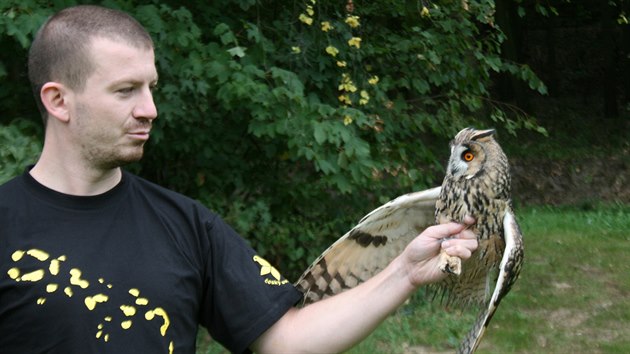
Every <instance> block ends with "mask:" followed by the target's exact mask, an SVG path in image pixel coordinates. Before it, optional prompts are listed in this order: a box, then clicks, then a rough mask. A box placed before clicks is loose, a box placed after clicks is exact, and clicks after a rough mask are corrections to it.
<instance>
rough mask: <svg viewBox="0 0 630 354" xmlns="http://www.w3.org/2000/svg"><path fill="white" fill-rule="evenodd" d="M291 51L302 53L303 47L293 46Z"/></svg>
mask: <svg viewBox="0 0 630 354" xmlns="http://www.w3.org/2000/svg"><path fill="white" fill-rule="evenodd" d="M291 52H293V54H300V53H302V49H300V47H291Z"/></svg>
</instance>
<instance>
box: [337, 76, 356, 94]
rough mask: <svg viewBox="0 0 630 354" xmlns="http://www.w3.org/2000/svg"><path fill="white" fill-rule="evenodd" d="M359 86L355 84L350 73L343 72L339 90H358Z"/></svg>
mask: <svg viewBox="0 0 630 354" xmlns="http://www.w3.org/2000/svg"><path fill="white" fill-rule="evenodd" d="M356 90H357V87H356V86H354V83H353V82H352V79H350V76H348V74H341V83H340V84H339V91H346V92H356Z"/></svg>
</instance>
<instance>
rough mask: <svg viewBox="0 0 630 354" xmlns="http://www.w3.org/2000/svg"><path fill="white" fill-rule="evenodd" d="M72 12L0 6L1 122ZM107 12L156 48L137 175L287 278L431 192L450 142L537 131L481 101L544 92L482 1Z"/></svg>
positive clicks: (236, 4)
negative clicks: (198, 208)
mask: <svg viewBox="0 0 630 354" xmlns="http://www.w3.org/2000/svg"><path fill="white" fill-rule="evenodd" d="M74 3H75V2H74V1H70V0H66V1H53V2H49V1H43V0H29V1H20V2H18V1H8V2H3V3H2V5H0V13H1V14H2V17H0V48H2V49H5V52H6V50H10V51H13V52H15V53H17V55H16V56H15V58H5V57H3V58H2V59H1V60H0V77H1V78H3V79H4V80H5V81H6V82H7V83H8V84H7V85H3V88H2V89H0V108H3V109H5V110H4V111H5V112H7V116H6V117H3V118H2V119H3V120H5V119H9V120H10V119H12V118H15V117H31V118H32V119H33V120H37V119H38V118H37V117H36V113H35V111H34V109H33V110H31V111H25V110H24V108H23V107H29V106H31V107H32V106H34V105H33V104H32V103H31V102H32V101H31V99H30V97H29V99H25V98H24V97H28V89H26V88H25V87H26V86H27V84H26V81H25V77H26V74H25V72H24V68H25V66H24V63H25V61H26V48H27V47H28V45H29V44H30V41H31V39H32V38H33V35H34V33H35V30H36V28H37V27H38V25H39V24H40V23H41V22H42V21H43V20H44V19H45V17H46V16H47V15H49V14H50V13H52V12H54V11H56V10H58V9H60V8H62V7H65V6H68V5H71V4H74ZM101 3H102V4H103V5H105V6H109V7H114V8H119V9H122V10H124V11H128V12H129V13H131V14H132V15H133V16H135V17H136V18H137V19H138V20H139V21H140V22H141V23H142V24H143V25H144V26H145V27H146V28H147V29H148V30H149V31H150V33H151V35H152V36H153V38H154V40H155V45H156V61H157V66H158V71H159V74H160V87H159V89H158V91H157V92H156V93H155V100H156V103H157V105H158V110H159V112H160V116H159V119H157V120H156V122H155V129H154V133H153V134H152V139H151V140H150V145H149V146H148V147H147V150H148V153H147V154H146V156H147V157H146V158H145V159H144V160H143V161H142V162H141V163H140V164H139V165H137V166H136V167H135V168H136V169H137V171H138V172H139V173H140V174H141V175H143V176H145V177H147V178H149V179H152V180H154V181H156V182H158V183H160V184H162V185H165V186H167V187H170V188H173V189H175V190H177V191H180V192H182V193H185V194H187V195H189V196H191V197H194V198H197V199H200V200H201V201H202V202H203V203H205V204H206V205H208V206H209V207H211V208H213V209H215V210H217V211H218V212H219V213H220V214H222V215H223V216H224V217H225V218H226V219H227V220H228V221H229V222H230V223H231V224H233V225H235V227H236V228H237V230H238V231H239V232H241V233H242V234H243V235H244V236H246V238H248V239H249V240H250V241H251V242H252V244H253V245H254V246H255V247H256V248H257V249H259V250H260V252H261V253H263V254H264V256H265V257H267V258H269V259H274V260H276V261H277V263H281V262H280V260H283V261H285V262H289V263H288V264H283V265H282V266H281V268H282V269H284V270H285V272H286V273H287V275H288V276H289V277H290V278H295V277H297V275H298V274H299V271H300V270H301V269H303V268H304V267H305V266H306V263H307V262H308V261H310V260H312V259H313V258H314V256H315V254H316V253H318V252H320V251H321V250H323V249H324V248H325V247H326V245H327V244H329V243H330V242H332V240H334V239H335V238H337V237H338V236H339V235H340V234H342V233H343V232H345V230H347V229H348V228H349V227H350V226H351V225H352V224H353V223H354V222H355V221H356V220H358V219H359V218H360V217H361V216H362V215H363V214H365V213H367V212H368V211H369V210H371V209H373V208H374V207H376V206H377V205H379V204H380V203H382V202H384V201H386V200H388V199H390V198H393V197H395V196H396V195H399V194H401V193H405V192H408V191H410V190H416V189H420V188H425V187H428V186H433V185H435V184H438V183H439V181H437V180H436V176H438V175H439V174H441V169H442V167H440V165H441V163H440V162H441V161H440V159H441V158H443V157H444V156H445V155H446V154H447V152H448V151H447V144H446V142H447V141H448V139H449V138H450V137H451V136H452V134H453V133H454V132H456V131H457V130H459V129H461V128H462V127H464V126H468V125H476V126H486V125H492V126H495V127H498V126H504V127H505V128H506V129H507V130H509V131H512V132H513V131H515V130H517V129H522V128H528V129H538V126H537V125H536V124H535V121H533V119H532V118H531V117H528V116H527V115H526V114H524V113H523V112H522V111H519V110H512V109H506V106H504V105H502V104H501V103H499V102H496V101H495V100H493V99H491V97H490V93H489V92H490V90H489V88H490V86H491V85H492V76H493V75H494V74H496V73H509V74H511V75H513V76H515V77H516V78H518V79H520V80H522V81H524V82H526V83H527V84H528V85H529V87H530V88H532V90H536V91H538V92H540V93H543V94H544V93H545V92H546V88H545V86H544V84H543V83H542V82H541V81H540V80H539V79H538V78H537V77H536V75H535V74H534V73H533V71H532V70H531V69H530V68H528V67H527V66H525V65H521V64H518V63H511V62H506V61H504V60H503V59H501V55H500V54H501V53H500V48H501V44H502V42H503V41H504V40H505V36H504V35H503V33H502V32H501V30H500V28H498V27H497V26H496V24H495V23H494V18H493V14H494V2H493V1H491V0H479V1H466V2H459V1H442V2H434V3H433V4H432V5H427V6H428V7H423V6H422V4H423V3H424V2H408V1H402V0H395V1H388V2H369V3H366V4H355V5H354V8H347V6H346V5H347V4H348V3H347V2H346V1H332V2H315V3H313V2H311V1H310V0H305V1H303V2H296V3H294V6H286V4H285V3H282V2H274V1H258V2H256V1H252V0H241V1H235V0H234V1H229V0H224V1H215V2H212V3H203V2H184V3H181V2H175V1H167V0H155V1H152V2H150V3H148V4H142V5H137V4H136V3H137V2H134V1H119V0H106V1H103V2H101ZM426 3H427V4H429V2H426ZM307 18H310V19H311V24H310V25H309V24H308V23H307V22H309V21H308V20H307ZM323 22H327V23H328V25H329V26H330V28H327V29H326V30H324V29H323V27H322V23H323ZM330 47H334V48H335V49H336V52H335V51H334V50H332V49H328V48H330ZM331 53H335V55H334V56H333V55H332V54H331ZM18 93H19V95H18ZM16 103H19V104H16ZM515 112H516V113H515Z"/></svg>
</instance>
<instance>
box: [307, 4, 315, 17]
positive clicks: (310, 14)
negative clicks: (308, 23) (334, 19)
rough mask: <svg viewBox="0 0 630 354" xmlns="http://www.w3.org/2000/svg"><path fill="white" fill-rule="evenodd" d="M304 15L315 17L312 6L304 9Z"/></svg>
mask: <svg viewBox="0 0 630 354" xmlns="http://www.w3.org/2000/svg"><path fill="white" fill-rule="evenodd" d="M306 13H307V14H308V15H309V16H313V15H315V10H313V6H311V5H308V6H307V7H306Z"/></svg>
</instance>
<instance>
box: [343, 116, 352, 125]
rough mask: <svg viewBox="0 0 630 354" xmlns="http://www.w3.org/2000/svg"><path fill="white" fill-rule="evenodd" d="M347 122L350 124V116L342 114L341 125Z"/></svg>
mask: <svg viewBox="0 0 630 354" xmlns="http://www.w3.org/2000/svg"><path fill="white" fill-rule="evenodd" d="M349 124H352V117H350V116H349V115H347V114H346V115H345V116H343V125H349Z"/></svg>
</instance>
